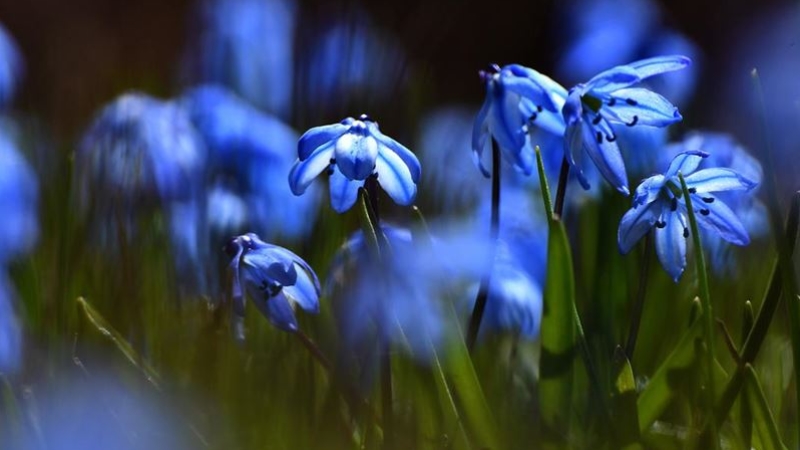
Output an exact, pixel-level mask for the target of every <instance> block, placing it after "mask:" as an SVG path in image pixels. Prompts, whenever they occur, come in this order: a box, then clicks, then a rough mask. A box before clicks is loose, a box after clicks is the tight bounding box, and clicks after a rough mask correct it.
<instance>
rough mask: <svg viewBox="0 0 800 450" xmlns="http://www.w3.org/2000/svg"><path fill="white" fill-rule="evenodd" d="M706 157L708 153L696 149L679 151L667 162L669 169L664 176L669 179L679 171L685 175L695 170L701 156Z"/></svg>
mask: <svg viewBox="0 0 800 450" xmlns="http://www.w3.org/2000/svg"><path fill="white" fill-rule="evenodd" d="M706 157H708V153H705V152H701V151H697V150H692V151H688V152H683V153H679V154H677V155H675V157H674V158H673V159H672V162H670V163H669V169H667V173H665V174H664V176H665V177H666V178H667V179H670V178H673V177H676V176H678V172H680V173H682V174H683V176H684V177H685V176H687V175H689V174H690V173H692V172H694V171H695V170H697V167H698V166H699V165H700V163H701V162H702V161H703V158H706Z"/></svg>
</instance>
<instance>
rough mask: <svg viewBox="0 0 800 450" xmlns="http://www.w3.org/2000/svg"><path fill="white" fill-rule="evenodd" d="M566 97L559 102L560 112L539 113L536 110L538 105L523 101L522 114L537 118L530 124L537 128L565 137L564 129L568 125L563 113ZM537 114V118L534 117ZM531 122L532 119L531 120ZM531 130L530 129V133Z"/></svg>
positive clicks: (521, 104) (520, 105)
mask: <svg viewBox="0 0 800 450" xmlns="http://www.w3.org/2000/svg"><path fill="white" fill-rule="evenodd" d="M565 100H566V97H564V98H561V99H559V100H558V101H557V103H556V104H557V105H558V108H559V109H558V112H552V111H547V110H544V111H542V112H539V111H538V109H537V108H536V105H534V104H533V102H530V101H527V100H525V99H523V100H522V101H521V102H520V104H519V107H520V110H521V111H522V114H524V115H525V116H526V117H535V119H533V120H531V121H530V123H531V124H532V125H533V126H535V127H536V128H541V129H542V130H544V131H547V132H548V133H552V134H557V135H560V136H563V135H564V129H565V128H566V126H567V125H566V124H565V123H564V116H563V115H562V113H561V111H562V108H563V107H564V103H565ZM534 114H535V116H534ZM529 120H530V119H529ZM530 131H531V130H530V129H529V130H528V132H530Z"/></svg>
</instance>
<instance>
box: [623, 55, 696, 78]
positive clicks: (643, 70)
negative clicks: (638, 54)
mask: <svg viewBox="0 0 800 450" xmlns="http://www.w3.org/2000/svg"><path fill="white" fill-rule="evenodd" d="M691 63H692V60H691V59H689V58H687V57H686V56H682V55H670V56H656V57H654V58H647V59H642V60H639V61H636V62H632V63H630V64H628V66H630V67H632V68H634V69H635V70H636V73H637V74H639V77H641V79H642V80H644V79H645V78H649V77H652V76H654V75H660V74H662V73H666V72H673V71H675V70H680V69H683V68H686V67H688V66H689V65H690V64H691Z"/></svg>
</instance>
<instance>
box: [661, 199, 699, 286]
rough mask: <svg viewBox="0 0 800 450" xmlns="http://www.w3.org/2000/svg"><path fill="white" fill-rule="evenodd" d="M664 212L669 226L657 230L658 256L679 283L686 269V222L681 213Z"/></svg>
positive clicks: (663, 216)
mask: <svg viewBox="0 0 800 450" xmlns="http://www.w3.org/2000/svg"><path fill="white" fill-rule="evenodd" d="M664 210H665V211H664V214H663V215H662V220H665V221H666V222H667V226H666V227H664V228H656V254H657V255H658V260H659V261H661V266H662V267H664V270H666V271H667V273H668V274H669V276H670V277H672V279H673V280H674V281H675V282H676V283H677V282H678V279H679V278H680V277H681V274H683V270H684V269H685V268H686V238H685V237H683V230H684V229H685V226H684V223H685V222H684V221H683V217H682V216H681V213H680V212H669V211H667V210H666V208H664ZM697 251H700V249H697Z"/></svg>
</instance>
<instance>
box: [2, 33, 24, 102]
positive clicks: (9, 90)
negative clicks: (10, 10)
mask: <svg viewBox="0 0 800 450" xmlns="http://www.w3.org/2000/svg"><path fill="white" fill-rule="evenodd" d="M22 72H23V62H22V56H20V53H19V49H18V48H17V44H16V43H15V42H14V39H13V38H12V37H11V35H10V34H9V33H8V31H6V29H5V28H4V27H3V26H2V25H0V108H4V107H6V106H7V105H8V104H9V103H11V99H12V98H13V97H14V94H15V93H16V91H17V87H18V86H19V81H20V78H22Z"/></svg>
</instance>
